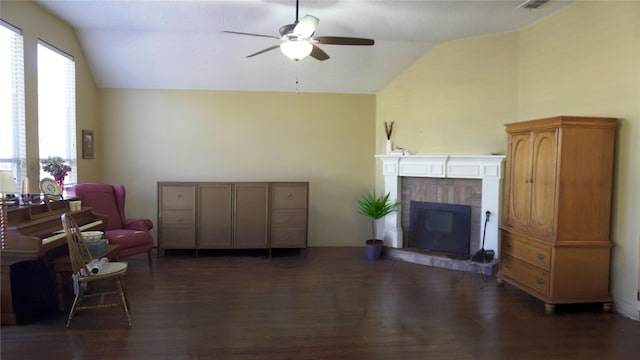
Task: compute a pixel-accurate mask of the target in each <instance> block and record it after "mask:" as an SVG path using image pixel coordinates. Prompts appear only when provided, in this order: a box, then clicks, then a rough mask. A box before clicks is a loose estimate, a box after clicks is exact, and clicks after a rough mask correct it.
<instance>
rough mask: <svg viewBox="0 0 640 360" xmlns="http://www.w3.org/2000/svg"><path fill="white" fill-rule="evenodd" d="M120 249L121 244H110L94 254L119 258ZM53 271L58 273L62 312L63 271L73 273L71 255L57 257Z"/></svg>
mask: <svg viewBox="0 0 640 360" xmlns="http://www.w3.org/2000/svg"><path fill="white" fill-rule="evenodd" d="M119 251H120V245H118V244H109V245H107V249H106V250H105V251H103V252H102V253H100V254H97V255H92V256H93V257H94V258H96V259H100V258H103V257H106V258H107V259H109V260H118V252H119ZM52 264H53V271H54V272H55V273H56V283H57V285H58V309H60V312H64V299H63V296H62V273H73V268H72V267H71V260H70V259H69V255H65V256H60V257H57V258H56V259H55V260H53V262H52Z"/></svg>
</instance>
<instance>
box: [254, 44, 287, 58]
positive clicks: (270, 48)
mask: <svg viewBox="0 0 640 360" xmlns="http://www.w3.org/2000/svg"><path fill="white" fill-rule="evenodd" d="M279 47H280V45H273V46H269V47H268V48H266V49H262V50H260V51H258V52H255V53H253V54H250V55H247V57H248V58H250V57H254V56H256V55H260V54H262V53H266V52H267V51H271V50H273V49H277V48H279Z"/></svg>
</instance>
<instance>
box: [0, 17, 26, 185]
mask: <svg viewBox="0 0 640 360" xmlns="http://www.w3.org/2000/svg"><path fill="white" fill-rule="evenodd" d="M22 42H23V41H22V31H21V30H20V29H18V28H16V27H13V26H12V25H10V24H8V23H6V22H4V21H2V20H0V134H2V140H1V141H0V169H1V170H11V171H12V172H13V176H14V177H15V178H16V184H21V183H22V179H24V178H26V176H27V166H26V163H27V161H26V158H27V151H26V140H25V116H24V52H23V50H22Z"/></svg>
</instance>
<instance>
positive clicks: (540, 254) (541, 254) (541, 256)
mask: <svg viewBox="0 0 640 360" xmlns="http://www.w3.org/2000/svg"><path fill="white" fill-rule="evenodd" d="M538 260H544V254H543V253H540V252H539V253H538Z"/></svg>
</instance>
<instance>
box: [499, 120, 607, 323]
mask: <svg viewBox="0 0 640 360" xmlns="http://www.w3.org/2000/svg"><path fill="white" fill-rule="evenodd" d="M616 122H617V119H615V118H596V117H575V116H558V117H553V118H547V119H540V120H532V121H523V122H517V123H512V124H507V125H506V130H507V134H508V153H507V163H506V174H505V183H504V184H505V186H504V202H503V206H504V209H503V220H502V225H501V226H500V235H501V239H500V268H499V271H498V273H497V275H496V276H497V277H498V281H499V283H502V282H507V283H509V284H512V285H514V286H516V287H518V288H520V289H522V290H524V291H526V292H528V293H529V294H531V295H533V296H535V297H537V298H539V299H540V300H542V301H544V303H545V311H546V312H547V313H551V312H553V311H554V308H555V305H556V304H569V303H602V304H603V308H604V309H605V310H610V309H611V297H610V296H609V273H610V271H609V269H610V256H611V247H612V243H611V240H610V237H609V233H610V223H611V195H612V178H613V162H614V141H615V131H616Z"/></svg>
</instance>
